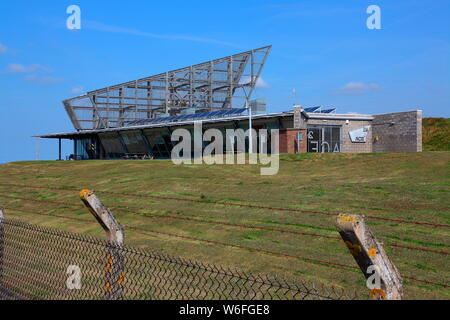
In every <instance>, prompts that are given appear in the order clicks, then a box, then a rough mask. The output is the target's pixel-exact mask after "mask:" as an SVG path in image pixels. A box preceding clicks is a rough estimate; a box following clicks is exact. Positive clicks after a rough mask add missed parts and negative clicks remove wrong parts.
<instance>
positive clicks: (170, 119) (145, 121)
mask: <svg viewBox="0 0 450 320" xmlns="http://www.w3.org/2000/svg"><path fill="white" fill-rule="evenodd" d="M317 108H318V107H317ZM317 108H315V109H317ZM246 110H247V109H246V108H240V109H227V110H216V111H209V112H202V113H192V114H185V115H179V116H166V117H162V118H153V119H140V120H133V121H130V122H127V125H128V126H135V125H144V124H152V123H164V122H174V121H182V120H189V119H199V118H212V117H225V116H231V115H237V114H242V113H243V112H245V111H246Z"/></svg>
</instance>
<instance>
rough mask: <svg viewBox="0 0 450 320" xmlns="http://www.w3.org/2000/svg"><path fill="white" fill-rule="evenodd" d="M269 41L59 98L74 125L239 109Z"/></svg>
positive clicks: (83, 126)
mask: <svg viewBox="0 0 450 320" xmlns="http://www.w3.org/2000/svg"><path fill="white" fill-rule="evenodd" d="M270 49H271V46H267V47H262V48H259V49H254V50H250V51H246V52H243V53H239V54H235V55H232V56H228V57H225V58H221V59H217V60H212V61H208V62H205V63H201V64H197V65H193V66H190V67H185V68H181V69H178V70H174V71H169V72H165V73H161V74H158V75H155V76H151V77H147V78H143V79H139V80H134V81H130V82H126V83H122V84H118V85H114V86H110V87H107V88H103V89H99V90H95V91H91V92H89V93H87V94H86V95H83V96H79V97H76V98H72V99H68V100H65V101H63V103H64V107H65V109H66V111H67V113H68V115H69V117H70V119H71V121H72V123H73V125H74V127H75V129H76V130H93V129H105V128H118V127H123V126H124V125H126V124H127V123H130V122H132V121H139V120H145V119H154V118H157V117H164V116H166V117H168V116H177V115H180V114H187V113H191V114H193V113H204V112H214V111H218V110H229V109H232V108H242V107H243V106H244V105H245V98H246V97H250V96H251V94H252V92H253V90H254V88H255V85H256V83H257V81H258V79H259V76H260V74H261V70H262V68H263V66H264V63H265V61H266V59H267V56H268V54H269V52H270Z"/></svg>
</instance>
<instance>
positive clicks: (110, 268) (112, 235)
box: [80, 189, 125, 299]
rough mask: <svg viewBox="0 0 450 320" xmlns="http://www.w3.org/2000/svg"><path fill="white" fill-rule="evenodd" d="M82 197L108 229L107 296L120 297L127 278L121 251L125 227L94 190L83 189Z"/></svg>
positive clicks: (111, 297) (105, 228)
mask: <svg viewBox="0 0 450 320" xmlns="http://www.w3.org/2000/svg"><path fill="white" fill-rule="evenodd" d="M80 198H81V200H82V201H83V203H84V205H85V206H86V207H87V208H88V209H89V211H90V212H91V213H92V215H93V216H94V217H95V219H96V220H97V221H98V222H99V223H100V225H101V226H102V227H103V229H104V230H105V231H106V234H107V237H108V243H109V245H108V257H107V261H106V265H105V271H106V285H105V288H106V296H107V297H108V298H109V299H120V298H121V296H122V291H123V290H122V289H123V282H124V279H125V278H124V265H123V256H122V252H121V248H122V246H123V244H124V233H123V227H122V226H121V225H120V223H119V222H117V220H116V219H115V218H114V216H113V214H112V213H111V211H110V210H109V209H108V208H107V207H106V206H105V205H104V204H103V203H102V202H101V201H100V199H99V198H98V197H97V196H96V195H95V194H94V193H93V192H91V191H89V190H87V189H84V190H81V191H80Z"/></svg>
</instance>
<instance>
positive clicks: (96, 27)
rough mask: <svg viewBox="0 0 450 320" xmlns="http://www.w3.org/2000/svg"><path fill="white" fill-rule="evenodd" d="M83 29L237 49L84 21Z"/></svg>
mask: <svg viewBox="0 0 450 320" xmlns="http://www.w3.org/2000/svg"><path fill="white" fill-rule="evenodd" d="M83 28H85V29H91V30H96V31H103V32H111V33H121V34H128V35H134V36H141V37H147V38H154V39H167V40H185V41H193V42H204V43H210V44H218V45H223V46H230V47H237V45H236V44H234V43H230V42H225V41H221V40H216V39H209V38H202V37H196V36H190V35H179V34H158V33H151V32H145V31H141V30H138V29H130V28H122V27H116V26H111V25H107V24H103V23H100V22H96V21H83Z"/></svg>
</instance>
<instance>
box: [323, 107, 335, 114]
mask: <svg viewBox="0 0 450 320" xmlns="http://www.w3.org/2000/svg"><path fill="white" fill-rule="evenodd" d="M334 111H336V108H334V109H326V110H322V113H332V112H334Z"/></svg>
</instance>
